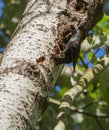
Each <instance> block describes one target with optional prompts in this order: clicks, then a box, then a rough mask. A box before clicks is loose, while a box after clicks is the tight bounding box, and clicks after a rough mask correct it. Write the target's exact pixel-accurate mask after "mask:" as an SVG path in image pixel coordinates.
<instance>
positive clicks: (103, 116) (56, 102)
mask: <svg viewBox="0 0 109 130" xmlns="http://www.w3.org/2000/svg"><path fill="white" fill-rule="evenodd" d="M48 101H49V102H50V103H53V104H56V105H58V106H59V105H60V104H61V102H60V101H58V100H56V99H53V98H50V97H49V99H48ZM70 110H72V111H73V112H77V113H80V114H84V115H87V116H90V117H93V118H109V116H108V115H97V114H93V113H89V112H85V111H84V110H83V109H77V108H76V107H75V106H71V107H70Z"/></svg>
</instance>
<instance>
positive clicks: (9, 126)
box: [0, 0, 103, 130]
mask: <svg viewBox="0 0 109 130" xmlns="http://www.w3.org/2000/svg"><path fill="white" fill-rule="evenodd" d="M102 6H103V0H89V1H87V0H30V1H29V2H28V4H27V7H26V9H25V11H24V13H23V18H22V20H21V22H20V23H19V25H18V27H17V28H16V30H15V32H14V34H13V35H12V37H11V41H10V43H9V44H8V46H7V49H6V50H5V52H4V54H3V58H2V62H1V66H0V128H1V129H2V130H32V129H35V126H36V124H37V120H38V119H39V117H40V116H41V115H42V112H43V111H44V110H45V108H46V106H47V101H46V100H47V96H48V95H49V93H50V90H51V88H52V87H53V86H54V84H55V82H56V80H57V78H58V76H59V74H60V72H61V70H62V68H63V65H60V66H56V64H55V62H56V61H55V60H54V58H53V55H54V54H55V53H56V52H55V50H54V47H55V45H56V42H57V41H58V42H59V44H62V45H63V46H66V44H67V41H68V40H69V39H70V38H71V36H72V34H73V31H72V30H75V29H79V30H80V32H81V37H80V38H81V41H82V40H83V39H84V38H85V36H86V34H87V31H88V30H89V29H90V28H92V27H93V26H94V25H95V24H96V22H97V21H98V20H100V18H101V17H102ZM98 11H101V12H99V14H97V13H98ZM95 18H96V19H95ZM66 32H70V35H68V37H66V38H64V34H66ZM68 34H69V33H68Z"/></svg>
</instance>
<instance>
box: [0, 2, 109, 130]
mask: <svg viewBox="0 0 109 130" xmlns="http://www.w3.org/2000/svg"><path fill="white" fill-rule="evenodd" d="M25 4H26V1H20V0H16V1H12V0H11V1H4V8H3V14H2V16H1V25H0V29H1V35H0V41H1V42H0V46H1V52H2V51H3V49H4V48H5V46H6V44H7V41H9V39H10V36H11V34H12V32H13V30H14V29H15V27H16V25H17V23H18V21H19V19H20V17H21V13H22V11H23V9H24V6H25ZM107 5H108V1H106V4H105V6H107ZM19 6H20V8H19ZM16 10H17V11H16ZM107 10H108V9H107V8H106V12H107V14H108V11H107ZM108 26H109V17H108V16H107V15H104V18H103V19H102V20H101V21H100V22H99V23H98V24H97V25H96V27H95V28H94V29H93V30H91V31H89V34H88V37H87V38H86V40H85V41H84V43H83V44H82V50H81V54H80V57H79V61H78V64H77V67H76V72H75V73H73V72H72V64H68V65H66V66H65V68H64V70H63V72H62V74H61V75H60V77H59V78H58V81H57V83H56V85H55V88H54V90H53V92H52V93H51V94H50V96H51V97H54V96H55V98H56V99H57V100H58V101H57V100H56V101H54V100H51V99H50V102H52V103H53V104H51V103H50V104H49V107H48V109H47V111H46V112H45V113H44V116H43V119H41V121H40V122H39V128H37V129H41V130H43V129H48V130H49V129H50V130H51V129H52V128H53V126H54V123H55V119H56V115H57V111H58V109H57V106H56V105H54V104H55V103H56V104H57V105H59V104H60V102H59V101H61V99H62V96H63V95H64V93H65V92H66V90H68V89H70V88H71V86H72V85H75V84H76V83H78V82H79V80H80V79H81V76H82V75H83V74H84V72H85V71H86V74H87V70H88V68H93V66H94V65H96V64H98V63H99V60H100V59H102V58H103V57H104V56H105V55H106V54H107V55H108V34H109V30H108ZM107 62H108V60H107ZM103 69H104V71H103V70H102V69H101V71H103V73H99V76H96V75H95V76H92V79H93V80H91V82H89V83H88V88H87V89H84V91H83V93H81V94H80V95H79V96H78V97H77V98H76V99H75V102H74V106H75V107H72V109H73V110H72V111H71V114H70V116H69V117H70V118H69V120H68V124H69V125H68V126H67V128H66V129H68V130H69V129H75V130H78V129H81V130H82V129H89V130H92V129H95V128H96V129H98V130H100V129H101V130H103V129H105V130H108V128H109V125H108V122H109V119H108V118H109V116H108V107H109V100H108V99H109V98H108V89H109V85H108V71H109V68H108V67H107V66H106V67H105V65H104V68H103ZM88 75H91V73H90V72H89V74H88ZM88 75H86V76H88ZM90 77H91V76H90ZM51 115H53V116H51ZM92 119H93V120H92ZM87 124H88V127H87Z"/></svg>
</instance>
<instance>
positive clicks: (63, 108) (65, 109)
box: [54, 57, 109, 130]
mask: <svg viewBox="0 0 109 130" xmlns="http://www.w3.org/2000/svg"><path fill="white" fill-rule="evenodd" d="M108 65H109V58H108V57H104V58H103V59H102V60H101V61H100V62H99V63H98V64H97V65H95V66H94V67H93V68H90V69H88V70H87V71H86V72H85V73H84V75H83V76H82V77H81V78H80V80H79V82H78V84H76V85H75V86H74V87H72V88H71V89H69V90H68V91H67V92H66V93H65V94H64V97H63V102H62V103H61V104H60V107H59V109H60V112H59V114H58V116H57V120H58V123H57V125H56V126H55V128H54V130H59V128H63V129H62V130H65V124H66V122H67V116H68V114H69V112H70V108H71V105H72V103H73V101H74V99H75V97H76V96H77V95H78V94H80V93H81V92H82V91H83V90H84V89H86V88H87V86H88V84H89V83H90V82H91V81H92V80H93V79H94V78H95V77H96V76H98V74H100V73H102V72H103V71H104V70H105V69H106V68H107V67H108Z"/></svg>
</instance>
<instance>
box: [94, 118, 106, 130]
mask: <svg viewBox="0 0 109 130" xmlns="http://www.w3.org/2000/svg"><path fill="white" fill-rule="evenodd" d="M95 120H96V123H97V124H98V126H99V128H100V130H104V129H103V126H102V124H101V123H100V121H99V119H98V118H95Z"/></svg>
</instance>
